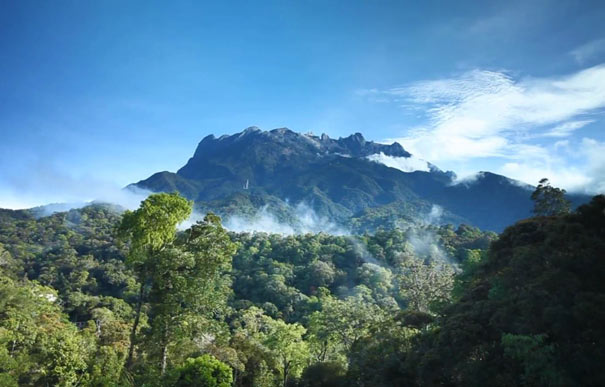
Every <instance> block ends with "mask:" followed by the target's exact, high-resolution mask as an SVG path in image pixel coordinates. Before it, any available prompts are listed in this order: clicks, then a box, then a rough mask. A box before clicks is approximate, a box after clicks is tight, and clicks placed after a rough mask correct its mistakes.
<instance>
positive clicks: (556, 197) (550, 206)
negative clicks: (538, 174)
mask: <svg viewBox="0 0 605 387" xmlns="http://www.w3.org/2000/svg"><path fill="white" fill-rule="evenodd" d="M565 193H566V191H565V190H564V189H561V188H557V187H553V186H551V185H550V182H549V181H548V179H546V178H544V179H542V180H540V182H539V183H538V186H537V187H536V190H535V191H534V192H533V193H532V194H531V200H533V201H534V214H536V215H537V216H551V215H562V214H567V213H569V210H570V207H571V203H570V202H569V200H567V199H566V198H565Z"/></svg>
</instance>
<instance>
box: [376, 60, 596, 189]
mask: <svg viewBox="0 0 605 387" xmlns="http://www.w3.org/2000/svg"><path fill="white" fill-rule="evenodd" d="M370 95H371V96H372V98H389V99H390V102H391V103H394V104H397V105H399V106H400V107H401V108H402V109H413V110H414V111H418V110H420V111H421V112H422V113H423V115H424V116H425V124H424V125H421V126H419V127H416V128H413V129H410V130H408V131H407V132H406V133H405V134H404V135H403V137H400V138H394V139H392V140H395V141H398V142H400V143H401V144H402V145H403V146H404V147H406V149H408V150H409V151H411V152H412V153H413V154H416V155H418V156H419V157H421V158H423V159H426V160H429V161H431V162H436V163H440V162H442V163H446V164H447V163H448V162H458V163H460V162H470V161H472V160H475V159H477V158H496V159H501V161H502V162H501V163H500V172H503V173H504V172H507V173H511V174H512V175H513V177H516V178H521V179H524V178H526V177H527V176H528V175H527V174H525V173H521V172H524V171H527V170H530V169H531V170H534V171H538V172H539V171H542V172H544V173H545V174H546V173H549V172H554V173H556V174H557V175H558V176H559V181H561V182H563V183H564V184H567V185H568V186H569V187H580V186H582V185H585V184H588V182H589V181H592V178H591V177H590V176H586V175H585V174H583V172H582V171H583V170H582V168H577V167H575V168H571V169H570V168H569V167H568V165H567V161H568V158H566V157H565V156H564V155H561V154H558V153H556V152H554V150H555V149H554V145H553V144H548V143H547V142H546V141H545V142H540V141H537V140H536V139H540V138H543V139H548V138H560V139H563V138H569V137H572V136H575V135H576V132H577V131H578V130H579V129H581V128H583V127H585V126H586V125H589V124H592V123H593V122H595V121H596V118H595V117H596V116H597V113H599V112H602V111H603V110H604V109H605V65H599V66H595V67H591V68H587V69H584V70H581V71H578V72H576V73H573V74H569V75H566V76H560V77H550V78H521V79H518V78H515V77H514V76H513V75H511V74H510V73H508V72H506V71H487V70H473V71H469V72H466V73H463V74H461V75H459V76H456V77H451V78H444V79H437V80H427V81H420V82H415V83H412V84H408V85H404V86H401V87H394V88H390V89H385V90H375V89H374V90H372V91H371V92H370ZM595 141H596V140H595ZM575 143H576V145H578V146H579V143H578V142H577V141H576V142H575ZM584 146H585V144H584ZM576 165H577V163H576ZM530 166H531V168H530ZM557 171H560V173H559V172H557ZM525 181H529V182H533V180H525ZM553 181H557V177H554V176H553Z"/></svg>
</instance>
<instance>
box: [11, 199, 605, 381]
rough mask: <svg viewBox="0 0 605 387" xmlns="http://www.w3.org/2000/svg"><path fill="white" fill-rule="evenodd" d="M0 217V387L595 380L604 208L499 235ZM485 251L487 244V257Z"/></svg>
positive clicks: (163, 204) (175, 206)
mask: <svg viewBox="0 0 605 387" xmlns="http://www.w3.org/2000/svg"><path fill="white" fill-rule="evenodd" d="M191 206H192V204H191V203H190V202H188V201H187V200H185V199H184V198H182V197H180V196H178V195H174V194H157V195H152V196H150V197H149V198H148V199H147V200H146V201H145V202H143V203H142V206H141V208H140V209H138V210H136V211H127V212H126V213H122V212H121V211H120V210H119V209H118V208H115V207H112V206H107V205H92V206H88V207H85V208H82V209H79V210H71V211H68V212H62V213H56V214H54V215H52V216H49V217H42V218H36V217H35V216H34V214H33V213H31V212H29V211H11V210H1V211H0V385H3V386H4V385H6V386H18V385H19V386H21V385H23V386H45V385H58V386H115V385H122V386H130V385H140V386H230V385H235V386H350V385H358V386H399V385H460V386H469V385H476V386H485V385H499V386H510V385H560V386H570V385H602V384H604V383H605V374H603V370H602V367H601V364H602V363H603V361H604V360H605V353H604V352H603V346H602V343H603V342H604V341H603V339H604V335H605V329H604V328H603V326H604V325H603V321H605V316H604V315H603V306H604V305H605V287H604V285H603V281H602V278H605V277H604V276H605V256H604V254H605V213H604V211H605V197H603V196H598V197H595V198H594V199H593V201H592V202H591V203H590V204H588V205H584V206H582V207H580V209H579V210H578V211H577V212H575V213H572V214H563V215H553V216H544V217H536V218H531V219H527V220H524V221H522V222H519V223H518V224H516V225H514V226H512V227H509V228H508V229H507V230H506V231H505V232H504V233H503V234H502V235H500V236H499V237H498V236H497V235H496V234H494V233H491V232H482V231H480V230H479V229H477V228H473V227H469V226H464V225H462V226H459V227H457V228H454V227H451V226H439V227H437V226H413V227H411V226H409V227H404V228H394V229H392V230H390V231H378V232H375V233H372V234H363V235H359V236H333V235H328V234H323V233H319V234H304V235H292V236H282V235H277V234H266V233H240V234H238V233H229V232H227V231H226V230H225V229H223V228H222V226H221V224H220V219H219V218H218V217H216V216H214V215H211V214H210V215H208V216H206V217H205V219H204V220H203V221H200V222H198V223H197V224H195V225H193V226H191V227H190V228H188V229H186V230H177V228H176V226H177V224H178V223H179V222H180V221H182V220H184V219H185V218H187V216H188V215H189V214H190V212H191ZM490 245H491V247H490Z"/></svg>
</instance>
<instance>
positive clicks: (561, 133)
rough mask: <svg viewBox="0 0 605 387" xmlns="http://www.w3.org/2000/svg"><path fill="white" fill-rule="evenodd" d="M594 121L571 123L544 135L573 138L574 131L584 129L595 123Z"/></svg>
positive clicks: (563, 124) (558, 126) (565, 123)
mask: <svg viewBox="0 0 605 387" xmlns="http://www.w3.org/2000/svg"><path fill="white" fill-rule="evenodd" d="M593 122H594V120H583V121H569V122H564V123H562V124H560V125H557V126H555V127H554V128H552V129H550V130H549V131H548V132H546V133H544V136H545V137H567V136H571V135H572V134H573V132H574V131H576V130H578V129H580V128H583V127H584V126H586V125H588V124H590V123H593Z"/></svg>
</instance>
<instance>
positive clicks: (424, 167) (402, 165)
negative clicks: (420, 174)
mask: <svg viewBox="0 0 605 387" xmlns="http://www.w3.org/2000/svg"><path fill="white" fill-rule="evenodd" d="M367 159H368V160H370V161H374V162H377V163H380V164H384V165H386V166H387V167H390V168H395V169H399V170H400V171H403V172H408V173H409V172H415V171H425V172H428V171H430V167H429V164H428V163H427V162H426V161H424V160H422V159H419V158H417V157H415V156H413V155H412V156H410V157H394V156H388V155H385V154H384V153H382V152H380V153H377V154H373V155H369V156H367Z"/></svg>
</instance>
